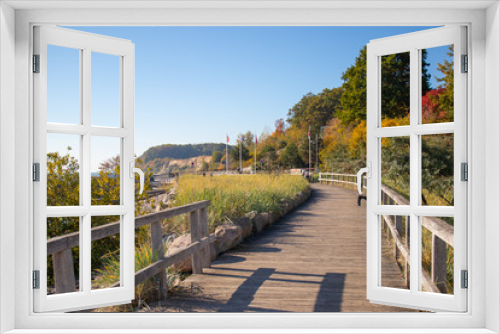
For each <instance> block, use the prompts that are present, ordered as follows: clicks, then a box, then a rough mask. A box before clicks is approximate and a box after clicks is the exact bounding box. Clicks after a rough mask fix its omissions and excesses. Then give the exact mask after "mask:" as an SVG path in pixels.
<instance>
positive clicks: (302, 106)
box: [287, 88, 343, 134]
mask: <svg viewBox="0 0 500 334" xmlns="http://www.w3.org/2000/svg"><path fill="white" fill-rule="evenodd" d="M342 92H343V90H342V88H333V89H328V88H325V89H324V90H323V91H322V92H321V93H319V94H317V95H314V94H312V93H309V94H306V95H304V96H303V97H302V99H301V100H300V101H299V102H298V103H297V104H296V105H294V106H293V107H292V108H291V109H290V111H289V112H288V116H289V118H288V119H287V121H288V122H289V123H290V124H292V126H295V127H303V126H306V127H309V126H310V127H311V130H312V132H313V133H314V134H316V133H319V131H320V128H321V127H322V126H324V125H325V124H326V123H327V122H328V121H329V120H330V119H332V118H333V117H334V116H335V111H336V110H337V109H338V107H339V106H340V98H341V96H342Z"/></svg>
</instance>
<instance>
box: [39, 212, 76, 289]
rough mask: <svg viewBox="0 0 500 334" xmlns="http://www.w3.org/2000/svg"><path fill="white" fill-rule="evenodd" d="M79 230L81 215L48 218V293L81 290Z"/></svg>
mask: <svg viewBox="0 0 500 334" xmlns="http://www.w3.org/2000/svg"><path fill="white" fill-rule="evenodd" d="M79 231H80V218H79V217H62V218H47V294H61V293H68V292H75V291H78V290H79V285H80V279H79V277H80V247H79V246H80V235H79Z"/></svg>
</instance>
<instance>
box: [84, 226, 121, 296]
mask: <svg viewBox="0 0 500 334" xmlns="http://www.w3.org/2000/svg"><path fill="white" fill-rule="evenodd" d="M120 224H121V217H120V216H94V217H92V246H91V247H92V255H91V256H92V290H96V289H104V288H109V287H111V286H112V285H113V284H115V283H117V282H119V281H120V268H121V266H120ZM109 231H112V232H113V234H112V235H110V236H105V235H108V234H109V233H110V232H109Z"/></svg>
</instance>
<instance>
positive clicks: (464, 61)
mask: <svg viewBox="0 0 500 334" xmlns="http://www.w3.org/2000/svg"><path fill="white" fill-rule="evenodd" d="M461 72H462V73H467V72H469V56H467V55H462V71H461Z"/></svg>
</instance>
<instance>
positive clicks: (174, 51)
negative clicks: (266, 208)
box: [48, 27, 446, 169]
mask: <svg viewBox="0 0 500 334" xmlns="http://www.w3.org/2000/svg"><path fill="white" fill-rule="evenodd" d="M70 28H71V29H77V30H81V31H88V32H92V33H97V34H102V35H107V36H114V37H119V38H124V39H129V40H131V41H132V42H133V43H134V44H135V50H136V51H135V52H136V58H135V59H136V64H135V71H136V82H135V89H136V90H135V152H136V153H137V154H138V155H140V154H141V153H142V152H144V150H146V149H147V148H149V147H150V146H154V145H160V144H165V143H174V144H185V143H203V142H225V135H226V132H227V133H228V134H229V136H230V138H231V142H232V143H234V142H235V139H236V136H237V134H238V133H240V132H246V131H248V130H250V131H254V132H257V133H258V134H260V133H261V132H262V131H264V130H268V131H270V130H272V128H273V125H274V121H275V120H277V119H279V118H285V119H286V114H287V112H288V109H289V108H291V107H292V106H293V105H294V104H295V103H296V102H298V101H299V100H300V98H301V97H302V96H303V95H304V94H307V93H309V92H312V93H318V92H320V91H322V90H323V89H324V88H326V87H328V88H333V87H338V86H340V85H341V84H342V79H341V75H342V73H343V72H344V71H345V69H346V68H347V67H349V66H350V65H352V64H353V63H354V60H355V57H356V56H357V55H358V53H359V50H360V49H361V48H362V47H363V46H364V45H366V44H367V43H368V42H369V41H370V40H372V39H377V38H382V37H388V36H392V35H398V34H403V33H408V32H414V31H419V30H424V29H428V28H429V27H70ZM445 51H446V50H445V48H440V50H436V52H434V53H431V54H430V55H429V60H434V63H433V65H432V66H431V67H434V68H435V64H436V61H437V60H441V59H443V58H442V57H443V56H444V52H445ZM97 56H99V55H93V56H92V57H93V60H95V61H96V62H97V61H99V64H97V63H96V64H94V62H93V66H95V71H94V68H93V70H92V75H93V79H92V88H93V89H92V101H93V102H92V108H93V116H92V119H93V122H92V123H93V124H94V125H97V124H98V125H113V124H112V122H113V119H116V118H115V117H114V115H116V110H117V109H116V108H117V101H118V100H117V98H118V95H117V92H118V91H117V87H118V83H117V80H118V79H117V78H118V76H117V75H118V74H117V67H116V64H117V62H116V59H113V58H114V56H105V55H104V56H99V58H97ZM61 58H62V57H57V56H56V55H54V57H53V61H54V63H55V64H57V66H59V67H60V69H62V68H64V66H65V64H66V65H67V67H68V69H67V70H64V71H58V73H62V74H61V78H58V77H57V76H56V75H53V76H52V77H50V76H49V87H50V84H51V81H50V80H54V81H59V82H60V83H59V84H57V83H53V85H54V86H55V87H57V94H58V96H60V95H62V96H63V97H64V98H63V99H62V100H57V103H53V104H52V106H53V107H52V110H53V111H52V112H53V116H54V117H55V118H64V117H67V114H68V110H66V109H65V110H62V109H61V108H58V107H57V106H58V105H63V104H64V103H60V102H61V101H63V102H64V101H66V100H70V99H72V96H74V94H75V87H74V85H73V86H72V85H71V84H63V83H64V80H61V79H63V76H64V75H66V76H68V75H71V74H68V73H70V69H71V68H72V69H73V71H74V70H75V68H76V67H75V66H74V65H72V64H75V61H73V62H72V64H69V63H68V59H69V58H68V57H66V61H64V60H62V59H61ZM49 61H50V59H49ZM49 65H50V63H49ZM434 68H431V74H433V75H436V74H437V73H436V71H435V69H434ZM49 70H50V68H49ZM94 72H96V73H98V72H101V73H100V74H99V75H100V76H99V77H96V75H97V74H95V73H94ZM69 81H74V80H66V82H69ZM433 81H434V80H433ZM434 86H435V84H434ZM71 94H73V95H71ZM73 100H74V98H73ZM64 105H67V104H64ZM48 106H49V109H50V106H51V104H50V90H49V102H48ZM49 114H50V113H49ZM96 117H100V119H99V121H98V122H97V121H96V122H97V123H96V122H94V120H95V118H96ZM49 121H50V117H49ZM95 154H96V159H97V158H98V156H97V154H98V152H95ZM99 156H101V154H99ZM97 160H98V159H97ZM93 169H94V167H93Z"/></svg>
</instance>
